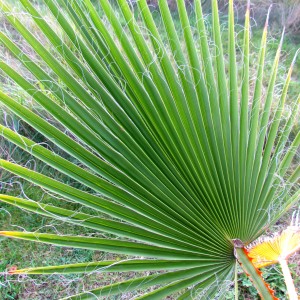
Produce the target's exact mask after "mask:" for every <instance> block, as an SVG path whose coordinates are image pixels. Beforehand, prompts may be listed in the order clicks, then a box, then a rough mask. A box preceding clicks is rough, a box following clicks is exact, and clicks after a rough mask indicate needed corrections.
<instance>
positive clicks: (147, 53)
mask: <svg viewBox="0 0 300 300" xmlns="http://www.w3.org/2000/svg"><path fill="white" fill-rule="evenodd" d="M21 3H22V4H23V6H24V8H25V9H26V10H27V11H28V13H29V14H30V15H31V17H32V19H33V20H34V21H35V23H36V25H37V26H38V27H39V29H40V31H41V32H42V33H43V34H44V36H45V38H47V40H48V41H49V43H50V44H51V45H52V47H51V49H49V48H48V47H46V46H45V45H43V43H41V42H40V41H39V40H38V39H37V37H35V34H34V33H32V32H30V31H29V30H28V29H27V28H26V26H25V25H24V24H22V22H21V21H20V20H19V19H18V17H16V16H15V15H13V13H12V12H13V9H12V7H10V6H9V4H8V3H7V2H6V1H5V0H0V7H1V9H2V11H3V13H4V15H5V17H6V18H7V20H8V21H9V22H10V23H11V24H12V26H13V27H14V28H15V29H16V30H17V31H18V32H19V33H20V34H21V36H22V37H23V38H24V40H25V41H26V42H27V43H28V45H29V46H30V47H31V51H33V52H35V54H36V55H37V57H39V59H40V61H42V65H44V68H43V67H41V66H40V65H38V64H37V63H36V62H35V61H33V60H32V59H31V58H30V57H29V56H28V55H26V54H25V53H24V52H23V50H22V49H20V48H19V47H18V46H17V45H16V44H15V43H14V42H13V41H12V39H11V38H10V37H9V36H7V35H5V34H4V33H3V32H1V33H0V41H1V43H2V44H3V45H4V46H5V47H6V48H7V49H8V50H9V51H10V52H11V54H12V55H13V56H14V57H15V58H16V59H17V60H19V62H20V63H21V64H22V65H23V67H24V68H26V69H27V71H28V72H30V73H31V77H33V78H34V79H33V80H29V79H27V78H25V77H24V76H22V75H20V72H18V70H15V69H13V68H12V67H11V66H9V65H8V64H6V63H5V62H4V61H0V68H1V70H2V71H3V72H4V73H5V74H6V75H7V76H8V77H10V78H11V79H12V80H14V81H15V82H16V83H17V84H18V85H19V86H20V87H21V88H23V89H24V90H25V91H26V92H27V93H28V95H29V96H30V97H32V98H33V99H34V100H35V101H36V103H38V104H39V105H40V106H41V107H43V109H44V110H46V111H47V112H48V113H49V115H51V116H52V117H53V119H55V122H56V123H57V125H58V126H53V125H51V124H49V122H47V120H44V119H43V118H42V117H40V116H39V115H38V114H36V113H34V112H32V111H31V110H29V109H28V108H26V107H24V106H23V105H21V104H20V103H18V101H16V100H14V99H13V98H12V97H10V96H9V95H7V94H5V93H4V92H2V91H0V101H1V102H2V103H3V104H4V105H5V106H6V107H7V108H8V109H9V110H11V111H12V112H13V113H15V114H16V115H17V116H19V117H20V118H21V119H23V120H24V121H25V122H27V123H28V124H30V125H31V126H32V127H33V128H34V129H36V130H37V131H39V132H40V133H41V134H43V135H44V136H45V137H46V138H47V139H48V140H49V141H51V142H53V143H55V145H56V146H57V147H59V148H61V149H62V150H64V151H65V152H66V153H68V155H69V156H70V157H72V158H74V160H68V159H65V158H64V157H62V156H60V155H58V154H56V153H55V152H53V151H51V150H48V149H47V148H46V147H44V146H42V145H38V144H36V143H35V142H34V141H32V140H30V139H28V138H27V137H25V136H22V135H20V134H18V133H16V132H14V131H12V130H11V129H9V128H7V127H5V126H3V125H0V131H1V134H2V136H3V137H4V138H6V139H7V140H9V141H10V142H12V143H14V144H15V145H17V146H18V147H20V148H22V149H23V150H24V151H27V152H28V153H30V154H31V155H33V156H34V157H36V158H37V159H39V160H41V161H43V162H45V163H46V164H48V165H49V166H51V167H52V168H54V169H56V170H58V171H59V172H61V173H63V174H65V175H66V176H68V177H69V178H72V179H74V180H76V181H77V182H79V183H80V184H81V185H82V186H84V187H86V189H84V190H87V191H84V190H82V189H77V188H74V187H71V186H69V185H67V184H65V183H62V182H60V181H57V180H55V179H53V178H50V177H49V176H45V175H43V174H41V173H38V172H35V171H33V170H30V169H28V168H24V167H23V166H20V165H18V164H15V163H12V162H9V161H6V160H3V159H1V160H0V166H1V167H2V168H3V169H5V170H7V171H9V172H11V173H14V174H16V175H18V176H20V177H22V178H24V179H25V180H28V181H30V182H32V183H34V184H36V185H38V186H40V187H42V188H44V189H46V190H48V191H51V192H53V193H55V194H56V195H59V196H60V197H61V198H62V199H64V200H66V201H73V202H75V203H79V204H80V205H82V206H83V207H89V208H90V209H91V210H92V211H95V212H101V213H104V214H105V215H106V216H107V217H105V218H102V217H101V218H100V217H98V216H95V215H93V214H92V213H91V214H86V213H79V212H76V211H72V210H68V209H63V208H61V207H56V206H52V205H46V204H42V203H39V202H37V201H33V200H30V199H26V200H25V199H20V198H17V197H13V196H9V195H0V201H2V202H4V203H8V204H11V205H14V206H17V207H19V208H21V209H25V210H28V211H31V212H33V213H36V214H40V215H44V216H47V217H50V218H54V219H59V220H63V221H65V222H69V223H71V224H76V225H79V226H82V227H86V228H91V229H93V230H95V231H100V232H106V233H109V234H113V235H115V236H116V237H117V238H114V239H112V238H111V239H109V238H106V239H99V238H94V237H84V236H67V235H65V236H61V235H55V234H46V233H35V232H32V233H30V232H9V231H2V232H0V234H1V235H3V236H8V237H12V238H18V239H25V240H29V241H36V242H42V243H48V244H52V245H57V246H68V247H74V248H85V249H94V250H101V251H108V252H112V253H119V254H124V255H129V256H132V257H136V256H145V257H147V259H144V258H143V259H141V260H138V259H136V258H134V259H129V260H125V261H104V262H90V263H83V264H71V265H61V266H45V267H39V268H28V269H22V270H17V271H15V273H18V274H20V273H28V274H51V273H62V274H67V273H84V272H94V271H96V272H122V271H141V272H144V271H155V270H160V271H165V272H162V273H159V274H154V275H151V276H146V277H145V276H144V274H143V273H141V275H140V277H138V278H135V279H131V280H128V281H124V282H120V283H116V284H113V285H109V286H106V287H101V288H98V289H95V290H92V291H90V292H86V293H83V294H79V295H77V296H74V297H70V299H93V297H95V296H107V295H118V294H119V295H120V294H122V293H123V292H128V291H130V290H135V289H145V290H146V289H147V288H148V287H151V286H153V287H155V288H154V290H153V291H152V292H150V293H147V292H145V294H144V295H143V296H141V297H140V298H139V299H147V298H148V299H162V298H164V297H166V296H168V295H171V294H174V293H177V292H180V293H181V294H182V295H181V296H180V298H179V299H191V298H192V297H193V296H194V295H195V294H194V291H197V290H201V291H202V293H206V296H207V297H208V296H209V297H210V296H212V295H213V294H216V293H218V290H217V289H216V288H213V285H212V284H213V282H214V281H215V280H218V281H224V280H227V279H230V280H231V279H232V278H233V270H234V267H235V257H234V244H233V240H234V239H239V240H241V241H242V242H243V243H245V244H247V243H250V242H252V241H253V240H254V239H255V238H257V237H258V236H259V235H260V234H262V233H263V230H264V229H265V228H266V227H267V226H269V225H270V224H271V223H273V222H275V221H276V220H277V219H278V217H280V216H281V215H282V214H283V213H284V212H285V211H286V210H287V209H288V208H289V207H290V206H291V205H292V204H293V203H294V202H296V201H298V199H299V191H296V192H295V188H294V187H295V186H296V185H297V180H298V178H299V167H298V168H296V170H294V172H292V174H290V173H289V172H288V170H289V167H290V165H291V163H292V159H293V157H294V155H295V153H296V150H297V148H298V147H299V143H300V137H299V134H298V135H296V137H295V138H294V140H293V142H292V143H291V144H290V145H288V138H289V135H290V132H291V131H292V128H293V124H294V122H295V119H296V116H297V110H298V107H299V99H300V98H298V99H295V102H294V106H293V110H292V113H291V114H290V116H289V117H288V118H287V119H286V121H284V120H283V124H282V125H281V123H280V121H281V117H282V114H283V111H284V108H285V102H286V97H287V93H288V87H289V83H290V79H291V75H292V68H293V65H294V63H295V59H296V56H295V59H294V60H293V63H292V66H291V68H290V70H289V72H288V74H287V78H286V82H285V83H284V86H283V89H282V92H281V97H280V99H279V101H276V100H275V99H276V97H274V96H275V92H274V88H275V84H276V75H277V70H278V64H279V58H280V50H281V45H282V39H281V42H280V43H279V47H278V51H277V54H276V57H275V59H274V63H273V68H272V70H271V75H270V78H269V83H268V85H267V91H266V95H265V96H263V74H264V61H265V56H266V51H267V50H266V49H267V27H268V25H267V24H268V21H267V22H266V26H265V29H264V31H263V36H262V41H261V46H260V53H259V55H258V68H257V74H256V80H255V81H256V82H255V87H254V94H253V96H250V89H251V80H250V67H249V64H250V54H249V53H250V50H249V47H250V17H249V9H250V3H248V7H247V11H246V18H245V27H244V41H243V46H242V57H241V61H240V58H239V56H238V55H237V51H236V48H237V46H236V37H235V30H234V10H233V1H230V2H229V16H228V25H229V26H228V52H227V50H226V49H225V48H224V47H223V42H222V36H221V29H220V23H219V14H218V6H217V1H216V0H213V1H212V37H210V34H209V32H208V30H207V28H206V26H205V23H204V18H203V13H202V8H201V2H200V0H195V14H196V18H197V27H196V28H193V27H192V26H191V24H190V20H189V16H188V13H187V10H186V8H185V2H184V1H183V0H178V1H177V6H178V12H179V20H180V27H181V29H182V33H183V36H182V39H181V37H180V36H179V34H178V33H177V32H176V29H175V25H174V22H173V19H172V15H171V13H170V10H169V8H168V5H167V1H166V0H159V1H158V4H159V8H160V13H161V17H162V25H163V34H166V37H167V41H166V40H165V39H164V38H163V35H162V33H161V32H160V30H159V29H158V27H157V26H156V23H155V21H154V19H153V16H152V14H151V11H150V9H149V7H148V6H147V3H146V1H145V0H141V1H138V3H137V4H138V5H137V10H138V13H139V15H140V17H141V19H139V18H138V17H136V16H135V14H134V12H133V11H132V10H131V7H130V6H129V4H128V3H127V2H126V1H125V0H118V6H119V12H120V13H121V14H122V18H123V19H124V20H125V22H126V24H127V26H126V28H123V26H122V23H121V22H120V20H119V18H118V16H117V14H116V11H115V9H114V8H113V7H112V6H111V4H110V3H109V2H108V1H107V0H101V1H100V4H101V13H103V14H104V16H102V15H101V14H100V12H99V11H98V10H97V9H96V8H95V7H94V6H93V3H92V2H91V1H90V0H82V1H67V0H60V1H58V2H56V1H54V0H44V3H45V4H46V6H47V7H48V9H49V11H50V12H51V13H52V16H53V18H54V19H55V20H56V22H57V24H58V26H59V28H60V30H61V32H62V33H63V36H64V37H63V38H62V37H61V35H59V34H57V32H55V31H54V30H53V29H52V28H51V26H49V24H48V23H47V22H46V20H45V19H43V18H42V16H41V15H40V14H39V12H38V10H37V9H35V7H34V6H33V5H32V4H31V2H30V1H28V0H21ZM107 24H109V26H107ZM145 29H146V30H145ZM210 38H212V39H213V46H212V47H211V46H210V43H209V39H210ZM68 45H72V48H70V47H69V46H68ZM184 49H186V51H185V50H184ZM227 54H228V65H227V63H226V60H227ZM239 64H241V66H242V68H241V69H242V74H241V76H240V74H239V71H238V70H239V68H238V66H239ZM227 68H228V71H227ZM38 83H42V84H43V85H44V86H45V87H46V89H47V91H45V90H42V89H41V88H40V87H39V85H38ZM240 83H241V88H240V87H239V84H240ZM273 109H274V114H272V110H273ZM71 136H72V137H71ZM277 136H278V138H277ZM72 161H77V162H78V163H74V162H72ZM282 181H284V182H285V183H286V185H285V187H282V184H281V185H279V183H281V182H282ZM274 208H275V209H274ZM109 217H112V218H114V219H111V218H109ZM192 286H193V287H194V288H193V289H191V288H190V287H192ZM221 286H222V285H221ZM187 288H189V289H187Z"/></svg>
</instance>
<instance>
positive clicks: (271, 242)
mask: <svg viewBox="0 0 300 300" xmlns="http://www.w3.org/2000/svg"><path fill="white" fill-rule="evenodd" d="M299 249H300V230H299V228H293V227H288V228H287V229H286V230H284V231H282V233H281V234H280V235H277V236H274V237H273V238H269V239H264V240H263V241H262V242H261V243H258V244H256V245H255V246H254V247H253V248H251V249H250V251H249V253H248V255H249V257H250V258H252V262H253V263H254V265H255V266H256V267H257V268H262V267H266V266H269V265H272V264H276V263H278V262H279V261H280V260H281V259H287V258H289V257H290V256H291V255H292V254H294V253H295V252H297V251H298V250H299Z"/></svg>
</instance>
